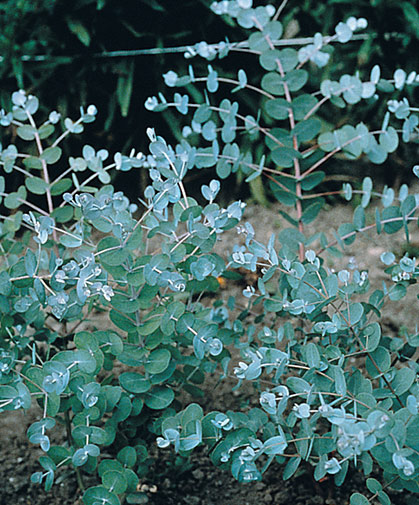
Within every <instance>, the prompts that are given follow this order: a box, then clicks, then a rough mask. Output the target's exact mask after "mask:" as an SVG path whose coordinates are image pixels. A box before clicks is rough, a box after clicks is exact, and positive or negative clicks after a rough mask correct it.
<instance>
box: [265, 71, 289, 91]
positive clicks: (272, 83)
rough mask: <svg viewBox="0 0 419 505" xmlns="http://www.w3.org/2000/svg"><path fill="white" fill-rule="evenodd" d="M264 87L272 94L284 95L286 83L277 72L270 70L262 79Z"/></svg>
mask: <svg viewBox="0 0 419 505" xmlns="http://www.w3.org/2000/svg"><path fill="white" fill-rule="evenodd" d="M261 86H262V89H263V90H265V91H267V92H268V93H272V95H283V94H284V83H283V79H282V78H281V76H280V75H279V74H278V73H277V72H268V73H267V74H265V75H264V76H263V78H262V81H261Z"/></svg>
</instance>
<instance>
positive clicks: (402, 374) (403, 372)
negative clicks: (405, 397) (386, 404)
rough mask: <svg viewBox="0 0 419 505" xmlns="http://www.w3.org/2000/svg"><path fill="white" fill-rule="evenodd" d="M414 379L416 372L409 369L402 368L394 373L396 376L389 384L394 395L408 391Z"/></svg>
mask: <svg viewBox="0 0 419 505" xmlns="http://www.w3.org/2000/svg"><path fill="white" fill-rule="evenodd" d="M415 378H416V372H415V371H414V370H412V369H411V368H408V367H404V368H401V369H400V370H397V371H396V375H395V377H394V379H393V381H392V383H391V385H392V386H393V388H394V393H395V394H396V395H402V394H403V393H406V391H408V390H409V388H410V387H411V385H412V384H413V382H414V381H415Z"/></svg>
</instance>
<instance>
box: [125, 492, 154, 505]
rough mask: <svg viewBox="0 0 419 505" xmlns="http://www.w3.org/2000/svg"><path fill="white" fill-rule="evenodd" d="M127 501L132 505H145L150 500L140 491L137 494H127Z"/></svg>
mask: <svg viewBox="0 0 419 505" xmlns="http://www.w3.org/2000/svg"><path fill="white" fill-rule="evenodd" d="M126 501H127V503H130V504H132V505H143V504H144V503H148V501H149V500H148V496H147V494H146V493H143V492H142V491H138V492H135V493H130V494H127V496H126Z"/></svg>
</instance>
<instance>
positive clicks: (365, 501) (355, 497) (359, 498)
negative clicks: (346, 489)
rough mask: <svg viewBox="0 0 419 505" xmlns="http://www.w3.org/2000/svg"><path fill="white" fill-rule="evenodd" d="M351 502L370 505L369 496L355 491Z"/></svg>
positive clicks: (353, 504) (352, 503) (358, 504)
mask: <svg viewBox="0 0 419 505" xmlns="http://www.w3.org/2000/svg"><path fill="white" fill-rule="evenodd" d="M350 503H351V505H370V501H369V500H368V498H365V496H364V495H362V494H360V493H353V494H352V495H351V501H350Z"/></svg>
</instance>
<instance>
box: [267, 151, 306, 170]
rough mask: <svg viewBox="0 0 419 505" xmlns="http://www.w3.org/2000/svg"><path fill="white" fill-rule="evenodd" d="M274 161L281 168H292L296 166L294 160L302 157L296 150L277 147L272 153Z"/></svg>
mask: <svg viewBox="0 0 419 505" xmlns="http://www.w3.org/2000/svg"><path fill="white" fill-rule="evenodd" d="M271 157H272V161H273V162H274V163H275V164H276V165H278V166H279V167H284V168H290V167H292V166H293V164H294V160H295V159H297V158H300V157H301V155H300V153H299V152H298V151H296V150H295V149H291V148H290V147H277V148H276V149H274V150H273V151H272V153H271Z"/></svg>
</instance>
